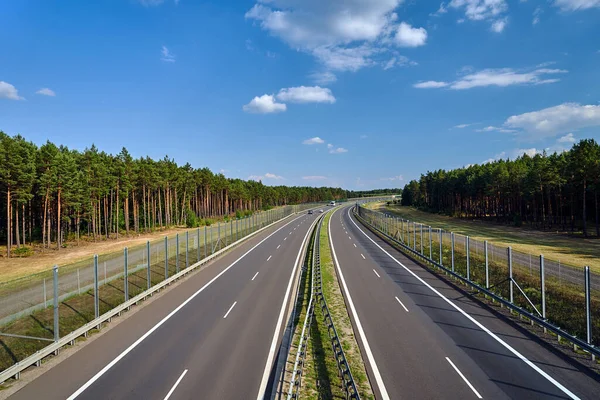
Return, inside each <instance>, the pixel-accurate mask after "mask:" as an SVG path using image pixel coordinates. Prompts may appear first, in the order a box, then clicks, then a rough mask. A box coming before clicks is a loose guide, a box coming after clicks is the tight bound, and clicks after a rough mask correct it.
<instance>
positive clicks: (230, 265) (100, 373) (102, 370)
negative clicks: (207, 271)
mask: <svg viewBox="0 0 600 400" xmlns="http://www.w3.org/2000/svg"><path fill="white" fill-rule="evenodd" d="M298 218H300V217H298ZM296 219H297V218H296ZM296 219H293V220H291V221H290V222H288V223H287V224H285V225H283V226H281V227H279V228H278V229H277V230H275V231H274V232H272V233H271V234H270V235H268V236H267V237H266V238H264V239H263V240H261V241H260V242H258V243H257V244H255V245H254V247H252V248H251V249H250V250H248V251H247V252H245V253H244V254H242V255H241V256H240V257H239V258H238V259H237V260H235V261H234V262H232V263H231V264H229V266H228V267H227V268H225V269H224V270H223V271H221V272H219V274H218V275H217V276H215V277H214V278H212V279H211V280H210V281H208V282H207V283H206V284H205V285H204V286H202V287H201V288H200V289H198V290H197V291H196V292H194V293H193V294H192V295H191V296H190V297H188V298H187V300H185V301H184V302H183V303H181V304H180V305H179V306H177V308H175V309H174V310H173V311H171V312H170V313H169V314H168V315H167V316H166V317H164V318H163V319H161V320H160V321H159V322H158V323H157V324H156V325H154V326H153V327H152V328H150V329H149V330H148V332H146V333H144V334H143V335H142V336H141V337H140V338H139V339H138V340H136V341H135V342H133V343H132V344H131V345H130V346H129V347H128V348H126V349H125V350H123V352H122V353H121V354H119V355H118V356H117V357H115V359H114V360H112V361H111V362H110V363H108V364H107V365H106V366H105V367H104V368H102V369H101V370H100V371H99V372H98V373H97V374H96V375H94V376H93V377H91V378H90V379H89V380H88V381H87V382H86V383H84V384H83V386H81V387H80V388H79V389H77V390H76V391H75V393H73V394H72V395H71V396H69V397H68V398H67V400H74V399H76V398H77V397H78V396H79V395H80V394H81V393H83V392H84V391H85V390H86V389H87V388H88V387H90V386H91V385H92V384H93V383H94V382H96V381H97V380H98V379H100V377H101V376H102V375H104V374H105V373H106V372H107V371H108V370H109V369H111V368H112V367H113V366H114V365H115V364H116V363H118V362H119V361H120V360H121V359H122V358H123V357H125V356H126V355H127V354H129V353H130V352H131V351H132V350H133V349H135V348H136V347H137V346H138V345H139V344H140V343H142V342H143V341H144V340H145V339H146V338H147V337H148V336H150V335H151V334H152V333H153V332H154V331H155V330H157V329H158V328H160V327H161V326H162V325H163V324H164V323H165V322H167V321H168V320H169V319H170V318H171V317H172V316H173V315H175V314H176V313H177V312H178V311H179V310H181V309H182V308H183V307H185V306H186V304H188V303H189V302H190V301H192V300H193V299H194V298H195V297H196V296H198V295H199V294H200V293H202V292H203V291H204V289H206V288H207V287H209V286H210V285H211V284H212V283H213V282H214V281H216V280H217V279H219V278H220V277H221V276H222V275H223V274H224V273H225V272H227V271H229V269H231V268H232V267H233V266H234V265H236V264H237V263H238V262H239V261H240V260H241V259H242V258H244V257H246V256H247V255H248V254H249V253H250V252H251V251H252V250H254V249H256V248H257V247H258V246H260V245H261V244H263V243H264V242H265V241H266V240H267V239H269V238H270V237H271V236H273V235H274V234H276V233H277V232H279V231H280V230H282V229H283V228H285V227H286V226H288V225H289V224H291V223H292V222H294V221H295V220H296Z"/></svg>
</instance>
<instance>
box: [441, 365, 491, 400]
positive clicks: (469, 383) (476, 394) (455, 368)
mask: <svg viewBox="0 0 600 400" xmlns="http://www.w3.org/2000/svg"><path fill="white" fill-rule="evenodd" d="M446 360H447V361H448V362H449V363H450V365H452V368H454V370H455V371H456V372H457V373H458V375H460V377H461V378H462V379H463V381H465V383H466V384H467V385H469V387H470V388H471V390H472V391H473V393H475V396H477V398H478V399H482V398H483V397H481V395H480V394H479V392H478V391H477V390H476V389H475V388H474V387H473V385H471V382H469V380H468V379H467V378H466V377H465V376H464V375H463V373H462V372H460V370H459V369H458V368H457V367H456V365H454V363H453V362H452V360H451V359H449V358H448V357H446Z"/></svg>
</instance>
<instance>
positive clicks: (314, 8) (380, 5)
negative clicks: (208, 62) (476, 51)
mask: <svg viewBox="0 0 600 400" xmlns="http://www.w3.org/2000/svg"><path fill="white" fill-rule="evenodd" d="M402 2H403V0H368V1H363V0H349V1H339V0H338V1H319V0H256V3H255V4H254V6H253V7H252V8H251V9H250V10H248V12H246V14H245V18H246V19H248V20H252V21H254V22H256V23H257V24H259V25H260V27H261V28H262V29H263V30H265V31H267V32H269V33H270V34H271V35H272V36H275V37H278V38H280V39H281V40H282V41H284V42H285V43H287V44H288V45H289V46H290V47H291V48H293V49H296V50H300V51H303V52H306V53H309V54H312V55H313V56H314V57H315V58H316V59H317V60H318V61H319V62H320V63H322V64H323V65H324V66H325V67H326V68H327V69H328V70H332V71H357V70H359V69H361V68H364V67H367V66H373V65H379V64H380V61H379V60H375V58H374V57H375V56H377V55H381V54H382V53H387V52H390V49H389V48H388V47H387V46H388V45H391V44H392V43H393V36H394V35H395V34H396V33H397V31H398V27H399V25H398V23H397V19H398V15H397V14H396V13H395V10H396V9H397V8H398V6H400V4H401V3H402ZM408 26H409V25H408ZM421 29H422V28H419V29H415V32H414V33H413V32H412V31H411V32H408V33H413V36H416V39H414V38H413V39H412V41H411V40H409V39H406V40H408V42H406V43H409V44H410V45H413V46H414V45H417V44H419V43H420V42H421V41H422V42H424V39H423V38H422V37H423V36H425V37H426V32H425V31H424V29H422V30H421ZM403 33H404V31H403ZM403 33H401V34H400V37H401V38H403V37H404V36H403ZM400 43H401V44H403V43H405V42H403V41H400Z"/></svg>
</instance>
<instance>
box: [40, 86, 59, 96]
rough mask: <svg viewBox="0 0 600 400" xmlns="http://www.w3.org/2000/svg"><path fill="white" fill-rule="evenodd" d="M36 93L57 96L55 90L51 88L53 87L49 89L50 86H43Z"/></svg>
mask: <svg viewBox="0 0 600 400" xmlns="http://www.w3.org/2000/svg"><path fill="white" fill-rule="evenodd" d="M36 93H37V94H41V95H44V96H50V97H54V96H56V93H54V90H51V89H48V88H41V89H40V90H38V91H37V92H36Z"/></svg>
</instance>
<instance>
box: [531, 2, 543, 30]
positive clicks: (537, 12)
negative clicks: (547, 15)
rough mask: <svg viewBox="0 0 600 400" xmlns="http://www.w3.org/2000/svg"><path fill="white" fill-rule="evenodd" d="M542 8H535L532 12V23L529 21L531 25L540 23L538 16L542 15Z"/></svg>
mask: <svg viewBox="0 0 600 400" xmlns="http://www.w3.org/2000/svg"><path fill="white" fill-rule="evenodd" d="M542 12H543V10H542V7H540V6H537V7H536V8H535V10H533V21H531V24H532V25H537V24H539V23H540V15H541V14H542Z"/></svg>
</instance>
